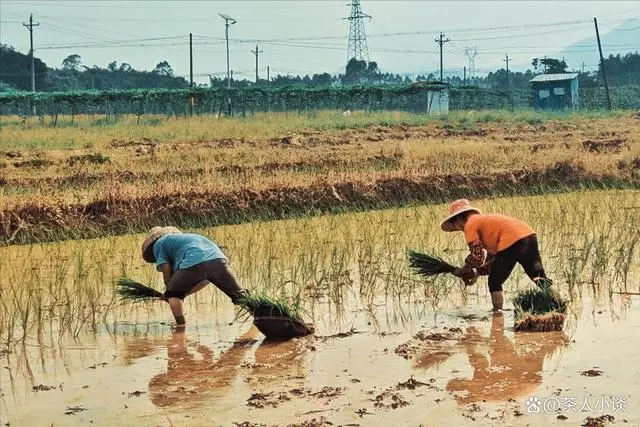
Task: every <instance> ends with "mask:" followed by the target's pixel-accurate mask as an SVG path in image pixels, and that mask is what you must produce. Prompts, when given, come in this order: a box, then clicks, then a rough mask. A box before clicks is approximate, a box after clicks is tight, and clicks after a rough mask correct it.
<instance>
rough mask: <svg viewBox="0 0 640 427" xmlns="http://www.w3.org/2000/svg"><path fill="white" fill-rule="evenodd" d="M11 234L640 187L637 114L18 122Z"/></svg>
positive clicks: (10, 157) (7, 207)
mask: <svg viewBox="0 0 640 427" xmlns="http://www.w3.org/2000/svg"><path fill="white" fill-rule="evenodd" d="M2 135H3V151H2V153H1V154H0V167H1V169H0V236H1V237H2V241H3V242H4V243H5V244H6V243H9V244H11V243H20V242H29V241H37V240H43V239H44V240H52V239H53V240H55V239H59V238H65V237H94V236H100V235H107V234H114V233H126V232H129V231H140V230H142V229H144V228H146V227H148V226H150V225H152V224H156V223H160V222H173V223H178V224H182V225H201V226H203V225H216V224H224V223H238V222H246V221H250V220H252V219H272V218H284V217H291V216H304V215H309V214H313V213H318V212H328V211H343V210H363V209H369V208H378V207H389V206H400V205H406V204H411V203H422V202H430V201H431V202H435V201H443V200H448V199H450V198H452V197H457V196H458V195H465V196H468V197H473V196H486V195H500V194H522V193H525V194H530V193H538V192H545V191H552V190H554V191H555V190H561V189H563V188H568V189H570V188H576V187H579V186H585V185H586V186H590V185H596V186H607V185H610V186H614V187H615V186H624V187H629V186H631V187H634V186H636V185H637V183H638V179H639V175H638V169H640V120H638V119H637V118H635V117H633V116H631V115H629V113H612V114H606V115H605V114H570V115H553V114H539V113H533V112H523V113H508V112H469V113H462V112H460V113H455V114H452V115H451V116H449V117H447V118H438V117H426V116H418V115H412V114H408V113H384V114H372V115H368V114H365V113H360V114H359V113H357V112H356V113H355V114H354V115H352V116H348V117H344V116H342V115H341V114H338V113H330V112H324V113H318V114H315V115H313V116H300V117H297V116H296V117H290V118H288V119H286V120H285V119H284V117H278V116H277V115H274V116H272V115H270V116H264V117H260V116H256V117H253V118H247V119H228V120H227V119H220V120H218V119H216V118H215V117H209V118H202V117H199V118H197V119H196V118H194V119H166V118H153V117H151V118H146V119H145V121H143V122H142V123H141V124H136V118H131V117H129V118H128V117H122V118H120V120H119V121H118V122H117V123H115V124H104V123H101V122H100V121H99V120H94V119H91V118H90V117H84V118H76V119H75V121H74V124H73V125H71V124H70V123H66V124H65V122H59V123H58V126H57V127H56V128H52V127H49V126H46V124H45V126H42V125H41V124H39V123H37V122H35V121H34V122H30V121H24V122H23V121H20V120H19V119H18V118H13V119H12V118H9V119H4V121H3V123H2Z"/></svg>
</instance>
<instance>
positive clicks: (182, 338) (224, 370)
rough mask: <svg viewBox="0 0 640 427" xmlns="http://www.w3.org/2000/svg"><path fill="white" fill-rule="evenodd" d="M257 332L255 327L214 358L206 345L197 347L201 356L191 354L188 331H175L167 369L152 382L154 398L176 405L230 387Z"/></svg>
mask: <svg viewBox="0 0 640 427" xmlns="http://www.w3.org/2000/svg"><path fill="white" fill-rule="evenodd" d="M256 335H257V331H256V330H255V328H253V327H252V328H251V329H249V330H248V331H247V332H245V333H244V334H243V335H242V336H241V337H240V338H239V339H238V340H237V341H236V342H235V343H234V344H233V346H232V347H231V348H230V349H228V350H227V351H225V352H224V353H222V354H221V355H220V357H219V358H218V359H217V360H214V354H213V351H212V350H211V349H210V348H208V347H206V346H203V345H197V346H196V348H195V350H196V352H197V355H194V354H192V353H190V352H189V351H188V348H187V336H186V333H185V331H184V330H176V331H174V332H173V335H172V337H171V341H170V342H168V343H167V357H168V361H167V372H164V373H161V374H158V375H156V376H155V377H153V378H151V380H150V381H149V397H150V399H151V401H152V402H153V404H154V405H156V406H160V407H167V406H174V405H177V404H181V403H186V402H193V398H194V396H197V395H199V394H200V393H204V392H207V391H212V390H216V389H221V388H225V387H228V386H229V385H231V383H232V382H233V380H234V379H235V377H236V375H237V372H238V367H239V365H240V363H241V362H242V360H243V359H244V357H245V355H246V353H247V351H248V350H249V349H250V348H251V346H252V345H253V343H254V342H253V341H252V340H253V339H254V338H255V337H256Z"/></svg>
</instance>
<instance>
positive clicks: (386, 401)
mask: <svg viewBox="0 0 640 427" xmlns="http://www.w3.org/2000/svg"><path fill="white" fill-rule="evenodd" d="M373 402H374V403H373V406H375V407H376V408H382V409H398V408H403V407H405V406H409V402H408V401H407V400H405V398H404V396H402V395H401V394H400V393H396V392H395V391H394V390H393V389H392V388H388V389H386V390H384V391H383V392H382V393H380V394H379V395H377V396H376V397H375V399H374V400H373Z"/></svg>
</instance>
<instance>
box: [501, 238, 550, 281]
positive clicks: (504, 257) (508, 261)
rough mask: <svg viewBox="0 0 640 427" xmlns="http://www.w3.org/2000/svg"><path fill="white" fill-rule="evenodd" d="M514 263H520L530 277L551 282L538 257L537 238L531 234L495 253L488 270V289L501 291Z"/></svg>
mask: <svg viewBox="0 0 640 427" xmlns="http://www.w3.org/2000/svg"><path fill="white" fill-rule="evenodd" d="M516 264H520V265H521V266H522V268H524V271H525V272H526V273H527V276H529V278H530V279H532V280H533V279H535V278H538V277H540V278H543V279H546V283H548V284H551V281H550V280H549V279H548V278H547V275H546V273H545V271H544V267H543V265H542V259H541V258H540V251H539V249H538V238H537V237H536V235H535V234H533V235H531V236H527V237H524V238H522V239H520V240H518V241H517V242H515V243H514V244H513V245H511V246H509V247H508V248H507V249H505V250H503V251H500V252H498V253H497V254H496V255H495V258H494V260H493V262H492V263H491V271H490V272H489V291H491V292H496V291H501V290H502V285H503V284H504V282H506V280H507V279H508V278H509V275H510V274H511V272H512V271H513V268H514V267H515V266H516Z"/></svg>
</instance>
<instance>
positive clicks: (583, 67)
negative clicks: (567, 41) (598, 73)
mask: <svg viewBox="0 0 640 427" xmlns="http://www.w3.org/2000/svg"><path fill="white" fill-rule="evenodd" d="M582 74H584V62H583V63H582Z"/></svg>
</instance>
